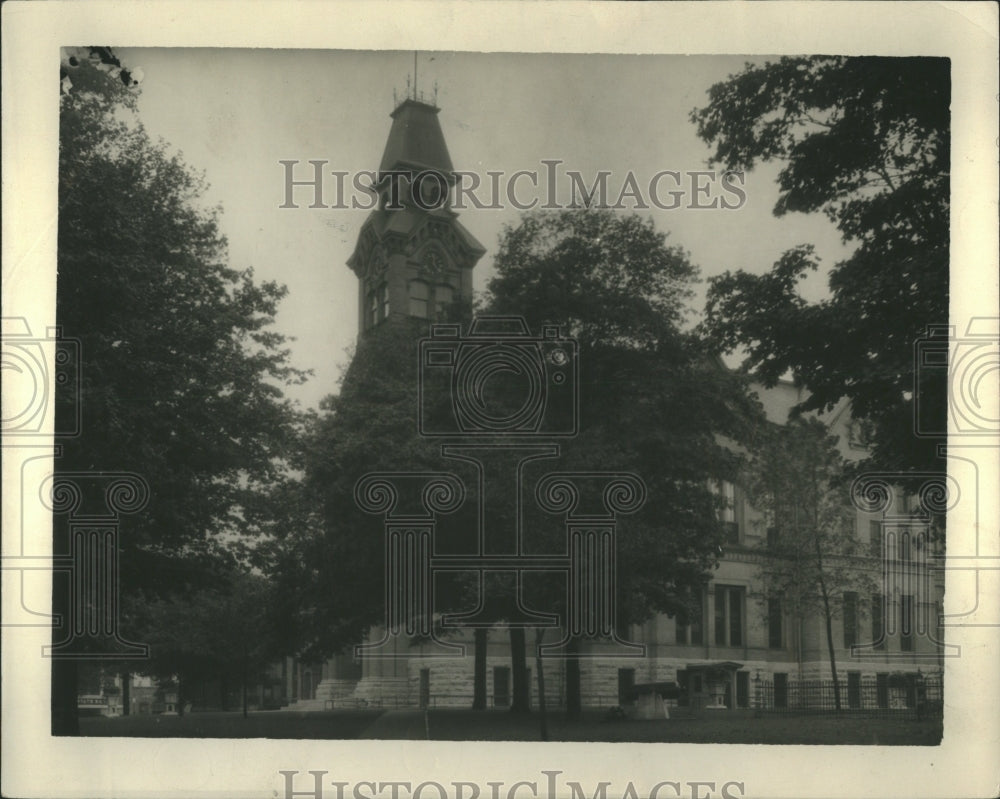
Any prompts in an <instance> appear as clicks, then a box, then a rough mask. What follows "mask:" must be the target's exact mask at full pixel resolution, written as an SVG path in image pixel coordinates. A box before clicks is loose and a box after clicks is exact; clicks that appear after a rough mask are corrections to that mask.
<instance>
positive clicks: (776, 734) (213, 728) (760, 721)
mask: <svg viewBox="0 0 1000 799" xmlns="http://www.w3.org/2000/svg"><path fill="white" fill-rule="evenodd" d="M384 712H385V711H381V710H333V711H323V712H311V713H306V712H301V711H300V712H294V711H270V712H264V713H251V714H250V716H249V717H248V718H245V719H244V718H243V717H242V715H241V714H239V713H221V712H213V713H192V714H188V715H187V716H183V717H178V716H128V717H125V718H117V719H106V718H85V719H81V721H80V732H81V734H82V735H85V736H123V737H137V738H147V737H152V738H172V737H178V738H279V739H280V738H298V739H316V740H323V739H354V738H360V737H365V734H366V733H365V731H366V730H367V729H368V728H369V727H371V726H372V725H373V724H374V723H375V721H376V719H379V717H380V716H382V714H383V713H384ZM423 715H424V714H423V713H422V712H421V711H416V710H410V711H402V712H399V713H388V714H386V716H385V717H384V718H381V719H380V720H379V722H378V725H377V728H376V730H377V735H375V736H373V737H378V738H384V739H391V738H423V737H424V735H425V731H426V730H429V732H430V737H431V738H432V739H434V740H440V741H462V740H464V741H469V740H483V741H537V740H539V718H538V714H537V713H532V714H531V715H528V716H516V715H512V714H511V713H508V712H505V711H484V712H474V711H469V710H430V711H428V716H427V718H426V720H425V719H424V717H423ZM548 722H549V739H550V740H553V741H611V742H614V741H618V742H638V743H642V742H648V743H657V742H658V743H733V744H854V745H871V744H878V745H883V746H885V745H889V746H935V745H937V744H939V743H940V741H941V721H940V720H929V721H928V720H924V721H915V720H912V719H892V718H874V719H873V718H856V717H839V718H837V717H828V716H822V717H815V716H770V717H762V718H755V717H754V716H753V714H752V713H733V714H725V715H722V714H719V715H714V716H707V717H698V718H675V719H664V720H657V721H635V720H629V719H625V720H618V721H604V720H603V714H602V713H601V712H599V711H594V712H591V713H584V714H583V716H582V717H581V718H580V719H579V720H578V721H575V722H568V721H566V719H565V717H564V716H563V715H562V714H561V713H558V712H555V713H550V715H549V719H548ZM376 730H373V732H375V731H376ZM369 735H371V733H369Z"/></svg>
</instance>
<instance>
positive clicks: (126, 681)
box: [121, 669, 132, 716]
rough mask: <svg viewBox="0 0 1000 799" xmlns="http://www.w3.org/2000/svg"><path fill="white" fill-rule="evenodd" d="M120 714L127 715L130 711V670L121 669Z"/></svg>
mask: <svg viewBox="0 0 1000 799" xmlns="http://www.w3.org/2000/svg"><path fill="white" fill-rule="evenodd" d="M121 678H122V715H123V716H129V715H131V713H132V672H130V671H129V670H128V669H122V672H121Z"/></svg>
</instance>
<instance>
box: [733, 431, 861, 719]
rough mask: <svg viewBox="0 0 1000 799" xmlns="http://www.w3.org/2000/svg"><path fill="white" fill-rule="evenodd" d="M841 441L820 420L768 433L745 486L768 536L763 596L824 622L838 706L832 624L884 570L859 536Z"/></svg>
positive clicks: (759, 445) (762, 571) (760, 441)
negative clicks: (849, 596) (845, 600)
mask: <svg viewBox="0 0 1000 799" xmlns="http://www.w3.org/2000/svg"><path fill="white" fill-rule="evenodd" d="M845 471H846V470H845V464H844V462H843V459H842V458H841V455H840V453H839V451H838V449H837V437H836V436H831V435H830V434H829V431H828V430H827V429H826V426H825V425H824V424H823V423H822V422H820V421H818V420H817V419H815V418H809V419H806V418H799V419H797V420H794V421H792V422H790V423H789V424H787V425H781V426H769V427H767V428H764V429H762V431H761V433H760V436H759V438H758V441H757V445H756V446H755V448H754V453H753V456H752V459H751V462H750V464H749V468H748V470H747V475H746V478H745V480H744V485H745V487H746V489H747V495H748V497H749V499H750V501H751V503H752V505H753V506H754V507H755V508H756V509H757V510H758V511H760V512H761V514H762V516H763V525H764V526H766V527H767V528H769V534H768V536H767V541H766V544H765V548H764V551H763V553H762V559H761V566H760V569H759V576H760V584H761V587H762V592H763V596H764V597H765V598H766V597H780V598H781V601H782V603H785V604H787V606H788V607H790V608H791V609H792V611H793V613H794V615H795V617H796V618H797V619H799V620H801V619H806V618H817V617H819V618H822V619H823V620H824V622H825V626H826V635H827V646H828V651H829V655H830V668H831V671H832V677H833V680H834V690H835V695H836V699H837V703H838V707H839V702H840V696H839V685H838V682H837V667H836V662H837V661H836V654H835V648H834V645H833V637H832V635H833V634H832V621H833V619H834V618H837V617H838V616H839V615H841V612H842V608H841V600H842V597H843V595H844V594H845V593H848V592H854V593H857V594H858V595H859V596H864V597H867V596H871V593H872V591H873V590H874V588H875V586H876V581H875V575H876V573H877V572H876V569H877V568H878V564H876V563H874V562H873V560H872V558H871V551H870V550H868V549H867V548H866V547H865V546H864V545H863V543H862V542H861V540H860V539H859V537H858V533H857V529H856V526H855V525H856V519H857V514H856V511H855V510H854V506H853V504H852V502H851V496H850V484H849V481H848V480H847V478H846V476H845Z"/></svg>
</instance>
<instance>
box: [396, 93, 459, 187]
mask: <svg viewBox="0 0 1000 799" xmlns="http://www.w3.org/2000/svg"><path fill="white" fill-rule="evenodd" d="M439 110H440V109H438V108H436V107H434V106H433V105H429V104H427V103H424V102H421V101H420V100H414V99H413V98H407V99H406V100H403V102H402V103H400V104H399V106H398V107H397V108H396V110H395V111H393V112H392V129H391V130H390V131H389V139H388V141H387V142H386V144H385V152H383V153H382V163H381V164H380V165H379V172H387V171H389V170H393V169H417V170H425V169H430V170H434V171H436V172H440V173H442V174H444V175H446V176H448V177H449V178H450V177H451V173H452V171H453V169H454V168H453V167H452V165H451V156H449V155H448V146H447V145H446V144H445V143H444V134H443V133H442V132H441V123H440V122H438V118H437V115H438V111H439Z"/></svg>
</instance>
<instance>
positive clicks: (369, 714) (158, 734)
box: [80, 710, 383, 740]
mask: <svg viewBox="0 0 1000 799" xmlns="http://www.w3.org/2000/svg"><path fill="white" fill-rule="evenodd" d="M382 712H383V711H381V710H335V711H320V712H312V713H307V712H303V711H298V712H295V711H278V710H275V711H269V712H264V713H251V714H250V715H248V716H247V717H246V718H243V714H242V713H238V712H231V713H225V712H222V711H212V712H206V713H188V714H187V715H186V716H162V715H160V716H123V717H120V718H104V717H100V716H97V717H92V718H82V719H80V734H81V735H84V736H99V737H105V736H121V737H126V738H128V737H131V738H305V739H316V740H324V739H343V738H358V737H360V735H361V733H362V732H363V731H364V730H365V728H366V727H368V726H369V725H370V724H372V722H374V721H375V719H376V718H378V717H379V716H380V715H381V714H382Z"/></svg>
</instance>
